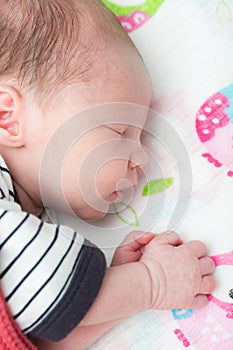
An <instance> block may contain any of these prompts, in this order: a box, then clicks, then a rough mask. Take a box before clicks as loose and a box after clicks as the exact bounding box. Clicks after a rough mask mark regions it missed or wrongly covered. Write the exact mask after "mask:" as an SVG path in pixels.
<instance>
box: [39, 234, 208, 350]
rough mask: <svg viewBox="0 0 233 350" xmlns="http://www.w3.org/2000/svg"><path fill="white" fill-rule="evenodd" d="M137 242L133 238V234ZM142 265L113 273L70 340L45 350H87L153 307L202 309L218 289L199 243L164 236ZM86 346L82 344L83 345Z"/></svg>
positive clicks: (111, 270) (147, 248)
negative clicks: (128, 319)
mask: <svg viewBox="0 0 233 350" xmlns="http://www.w3.org/2000/svg"><path fill="white" fill-rule="evenodd" d="M131 237H132V234H131ZM143 250H144V252H143V255H142V256H141V258H140V260H139V261H138V262H133V263H126V264H124V265H120V266H112V267H110V268H108V270H107V272H106V275H105V278H104V281H103V284H102V287H101V289H100V291H99V293H98V295H97V298H96V300H95V302H94V304H93V305H92V307H91V308H90V310H89V311H88V313H87V314H86V316H85V317H84V318H83V320H82V321H81V322H80V324H79V326H78V327H76V328H75V329H74V330H73V331H72V332H71V333H70V334H69V336H68V337H67V338H66V339H64V340H63V341H62V342H60V343H58V344H54V343H47V344H43V346H42V347H41V349H43V350H53V349H56V350H60V349H66V348H68V347H69V349H70V350H73V349H76V346H77V343H78V342H79V341H80V343H79V345H80V347H79V349H80V350H81V349H85V348H86V347H87V346H88V345H90V344H91V343H92V342H93V341H95V340H96V339H97V338H98V337H100V336H101V335H103V334H104V333H105V332H106V331H107V330H108V329H110V328H111V327H112V326H113V325H114V324H116V323H118V322H119V320H120V319H121V318H123V317H125V316H127V315H129V314H133V313H136V312H139V311H143V310H147V309H150V308H156V309H171V308H179V307H180V308H186V307H201V306H204V305H205V304H206V303H207V297H206V295H205V294H208V293H210V292H211V291H212V290H213V288H214V280H213V277H212V276H210V274H211V273H212V272H213V271H214V263H213V261H212V260H211V259H210V258H208V257H206V247H205V245H204V244H203V243H201V242H199V241H193V242H189V243H185V244H182V241H181V239H180V238H179V236H178V235H177V234H176V233H173V232H171V233H162V234H160V235H157V236H155V238H154V239H152V240H151V242H150V243H148V244H147V245H143ZM81 344H82V345H81Z"/></svg>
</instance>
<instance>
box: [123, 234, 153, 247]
mask: <svg viewBox="0 0 233 350" xmlns="http://www.w3.org/2000/svg"><path fill="white" fill-rule="evenodd" d="M154 237H155V234H154V233H151V232H146V233H145V232H144V231H132V232H130V233H129V234H128V235H127V236H126V237H125V239H124V240H123V241H122V242H121V244H120V247H121V248H123V249H127V250H130V251H137V250H138V249H140V248H141V246H142V245H145V244H148V243H149V242H150V241H151V240H152V239H153V238H154Z"/></svg>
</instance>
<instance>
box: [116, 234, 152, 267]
mask: <svg viewBox="0 0 233 350" xmlns="http://www.w3.org/2000/svg"><path fill="white" fill-rule="evenodd" d="M154 237H155V234H154V233H151V232H143V231H133V232H131V233H129V234H128V235H127V236H126V238H125V239H124V240H123V242H122V243H121V245H120V246H119V247H118V248H117V249H116V251H115V254H114V255H113V258H112V263H111V266H117V265H122V264H126V263H131V262H136V261H139V260H140V258H141V256H142V254H143V251H144V247H145V245H147V244H148V243H149V242H150V241H151V240H152V239H153V238H154Z"/></svg>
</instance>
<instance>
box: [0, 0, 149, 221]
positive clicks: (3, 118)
mask: <svg viewBox="0 0 233 350" xmlns="http://www.w3.org/2000/svg"><path fill="white" fill-rule="evenodd" d="M0 42H1V44H0V154H2V155H3V157H4V158H5V160H6V162H7V165H8V166H9V168H10V171H11V173H12V176H13V179H14V183H15V188H16V190H17V192H18V195H19V198H20V200H21V201H22V204H23V207H24V209H25V210H27V211H30V212H33V213H35V214H38V213H39V212H40V211H41V209H42V207H43V202H42V198H41V191H40V170H41V169H40V166H41V161H42V160H43V159H44V158H45V156H44V155H46V152H47V149H48V147H46V146H48V145H49V147H50V148H51V146H50V145H51V142H50V141H51V140H52V139H54V133H55V131H56V130H58V129H59V130H63V131H64V133H63V134H62V137H60V138H59V140H58V139H56V140H55V141H56V142H55V149H54V154H58V155H59V154H61V153H62V152H60V153H59V147H61V145H63V144H64V142H65V141H67V137H68V138H69V135H67V131H66V128H65V127H64V125H67V123H68V121H69V120H70V118H71V117H72V116H74V115H75V116H76V117H75V118H72V123H75V127H73V129H75V128H76V127H77V134H78V133H79V132H78V130H81V129H80V128H81V126H82V125H81V122H80V120H81V119H82V115H83V114H82V113H83V112H82V111H87V110H88V109H89V108H90V107H93V106H101V105H103V104H106V103H115V102H122V103H130V104H132V103H133V104H137V105H142V106H145V107H148V106H149V104H150V98H151V87H150V80H149V77H148V74H147V71H146V68H145V66H144V64H143V61H142V59H141V57H140V55H139V53H138V51H137V50H136V48H135V46H134V45H133V43H132V41H131V40H130V38H129V37H128V35H127V34H126V33H125V32H124V30H123V28H122V27H121V25H120V24H119V22H118V20H117V19H116V17H115V16H114V15H113V14H112V13H111V12H110V11H109V10H107V9H106V8H105V6H104V5H102V4H101V2H100V1H98V0H41V1H38V0H3V1H1V4H0ZM112 107H114V106H112ZM96 108H97V109H98V108H99V107H96ZM109 108H110V107H109ZM109 108H108V109H106V110H105V112H103V111H102V112H103V115H98V118H97V119H98V120H97V121H98V125H97V124H95V128H93V125H92V127H90V125H91V124H92V122H93V115H96V114H95V113H94V114H93V111H92V112H91V113H89V114H86V115H85V118H86V119H85V120H88V119H89V123H88V122H87V123H86V126H85V128H86V129H85V132H84V131H83V129H82V134H83V135H82V137H79V139H76V140H74V141H73V142H72V144H71V143H70V144H69V147H68V148H67V150H66V151H67V152H66V154H65V158H64V159H63V160H64V161H63V163H62V169H61V170H60V174H58V176H59V175H61V180H62V181H61V182H62V190H63V193H64V196H65V198H66V200H67V202H68V203H69V205H70V206H71V208H72V210H73V211H74V212H75V213H76V214H77V215H79V216H80V217H82V218H84V219H95V218H98V217H101V216H103V213H104V212H106V211H107V207H108V205H109V204H110V202H111V201H113V200H114V199H115V198H116V196H117V193H116V190H117V184H118V183H119V181H121V180H123V179H126V180H127V183H128V185H127V187H129V184H131V186H135V185H136V183H137V174H136V172H137V169H136V168H137V166H142V165H143V164H142V163H143V162H144V153H143V151H142V150H141V148H140V133H141V128H142V127H143V123H144V122H145V119H146V113H145V111H144V112H142V111H143V109H141V114H140V113H138V115H139V114H140V116H139V117H137V118H136V119H137V121H135V123H134V125H127V123H131V124H132V115H131V117H130V116H127V115H126V116H124V117H123V119H122V117H120V116H119V114H118V113H116V110H117V108H115V112H114V108H112V109H111V108H110V109H111V110H112V112H109V111H110V109H109ZM96 111H97V110H96ZM78 113H79V114H78ZM104 113H105V114H106V113H108V116H107V119H106V115H105V116H104ZM131 114H132V113H131ZM127 118H129V119H127ZM113 123H117V124H113ZM124 123H126V124H124ZM62 125H63V126H62ZM90 129H91V130H90ZM119 138H120V139H122V138H125V139H129V140H131V141H132V142H133V143H134V144H135V145H136V144H137V147H136V146H135V147H134V150H132V142H131V145H130V143H128V144H124V147H123V148H122V149H120V146H119V143H118V146H117V147H115V151H114V152H115V154H114V155H113V158H112V159H111V160H110V159H108V160H107V161H106V162H103V165H102V166H98V169H94V168H93V169H89V170H90V171H89V173H92V174H94V175H95V176H94V177H91V178H89V181H88V180H87V179H88V176H87V175H88V174H86V183H87V187H86V188H84V187H85V186H84V187H82V186H81V187H82V188H80V181H81V183H82V178H81V177H80V178H79V180H80V181H78V175H79V174H80V173H82V174H83V167H82V165H83V164H84V163H85V162H84V161H85V159H87V158H88V157H89V155H90V154H91V153H92V152H94V150H97V149H98V148H99V146H100V145H103V144H105V145H107V147H108V145H109V144H112V142H113V143H114V142H115V141H117V142H118V141H119ZM110 141H111V142H110ZM100 148H101V147H100ZM100 148H99V149H100ZM108 148H109V147H108ZM113 149H114V147H113ZM47 153H48V152H47ZM97 153H98V152H97ZM97 153H95V159H97V158H98V154H97ZM102 153H103V152H102V151H101V154H102ZM93 154H94V153H93ZM140 163H141V164H140ZM42 166H43V161H42ZM48 178H49V177H48ZM89 182H91V183H89ZM121 183H123V182H121ZM47 185H48V188H47V192H48V193H49V192H51V196H52V197H53V198H54V200H55V201H57V198H56V193H57V189H55V188H53V186H52V185H53V184H51V182H50V183H49V184H47ZM124 186H125V185H124ZM124 186H123V187H124ZM87 192H88V193H89V194H90V193H94V194H93V195H88V200H87V198H85V196H86V193H87ZM87 202H88V203H87ZM101 202H102V203H101Z"/></svg>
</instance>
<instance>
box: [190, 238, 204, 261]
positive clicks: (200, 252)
mask: <svg viewBox="0 0 233 350" xmlns="http://www.w3.org/2000/svg"><path fill="white" fill-rule="evenodd" d="M185 245H186V246H189V248H190V249H191V250H192V251H193V253H194V254H195V255H196V257H197V258H203V257H204V256H206V255H207V247H206V245H205V244H204V243H203V242H201V241H190V242H188V243H185Z"/></svg>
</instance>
